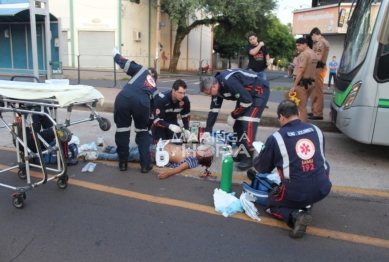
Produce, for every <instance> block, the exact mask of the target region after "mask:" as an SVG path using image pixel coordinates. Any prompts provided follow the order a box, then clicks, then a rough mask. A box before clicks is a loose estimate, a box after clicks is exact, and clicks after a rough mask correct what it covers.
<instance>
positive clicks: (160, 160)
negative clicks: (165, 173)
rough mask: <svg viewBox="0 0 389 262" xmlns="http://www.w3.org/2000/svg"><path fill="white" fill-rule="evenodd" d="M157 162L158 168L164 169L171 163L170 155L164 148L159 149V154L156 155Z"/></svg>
mask: <svg viewBox="0 0 389 262" xmlns="http://www.w3.org/2000/svg"><path fill="white" fill-rule="evenodd" d="M155 162H156V164H157V167H164V166H166V165H167V163H169V153H168V152H167V151H165V150H162V148H161V147H160V148H158V151H157V153H156V154H155Z"/></svg>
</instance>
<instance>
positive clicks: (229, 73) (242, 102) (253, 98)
mask: <svg viewBox="0 0 389 262" xmlns="http://www.w3.org/2000/svg"><path fill="white" fill-rule="evenodd" d="M200 91H201V92H204V93H205V94H207V95H211V96H212V101H211V110H210V112H209V114H208V119H207V126H206V127H205V133H204V134H203V136H202V139H207V138H208V137H209V135H210V133H209V132H211V131H212V128H213V126H214V124H215V122H216V118H217V116H218V114H219V111H220V108H221V106H222V103H223V99H227V100H233V101H236V106H235V110H234V111H232V112H231V114H230V115H229V116H228V119H227V123H228V124H229V125H230V126H233V129H234V132H235V133H236V135H237V139H238V144H237V145H238V146H240V145H241V144H243V145H244V147H245V149H246V150H238V151H237V152H238V153H239V154H238V155H237V156H236V157H234V161H235V162H240V163H239V164H238V165H237V168H238V169H240V170H246V169H248V168H250V167H252V165H253V154H254V147H253V142H254V140H255V136H256V134H257V129H258V123H259V121H260V120H261V115H262V112H263V110H264V109H265V106H266V103H267V101H268V100H269V95H270V88H269V82H267V81H266V80H264V79H263V78H261V77H259V76H258V75H257V74H256V73H253V72H250V71H247V70H243V69H239V68H237V69H228V70H226V71H224V72H221V73H217V74H216V76H215V77H204V78H203V79H202V80H201V82H200ZM235 121H236V122H235ZM244 151H246V152H244ZM247 152H248V153H249V155H247Z"/></svg>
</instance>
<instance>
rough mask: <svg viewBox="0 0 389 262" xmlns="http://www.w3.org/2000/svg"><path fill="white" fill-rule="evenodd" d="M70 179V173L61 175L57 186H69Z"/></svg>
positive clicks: (63, 187) (62, 187)
mask: <svg viewBox="0 0 389 262" xmlns="http://www.w3.org/2000/svg"><path fill="white" fill-rule="evenodd" d="M68 180H69V176H68V175H63V176H61V177H59V178H58V180H57V186H58V187H59V188H61V189H65V188H67V187H68Z"/></svg>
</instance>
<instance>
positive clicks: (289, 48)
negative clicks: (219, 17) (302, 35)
mask: <svg viewBox="0 0 389 262" xmlns="http://www.w3.org/2000/svg"><path fill="white" fill-rule="evenodd" d="M291 26H292V25H291V24H290V23H289V24H288V25H283V24H281V22H280V20H279V19H278V18H277V17H276V16H274V15H272V14H269V15H266V16H264V17H262V18H261V21H260V22H258V23H257V24H256V26H255V27H253V28H251V30H249V31H247V30H244V31H240V32H231V30H234V29H231V28H229V27H228V26H226V25H224V24H220V25H218V26H215V29H214V32H215V34H214V36H215V37H214V50H215V52H218V53H219V54H220V56H221V57H225V58H229V59H231V58H235V57H236V56H237V54H238V52H237V51H238V50H243V52H242V53H243V54H246V45H247V44H248V34H249V33H250V31H253V32H255V33H256V34H257V35H258V40H259V41H263V42H265V44H266V47H267V49H268V52H269V54H270V56H271V57H273V58H277V61H278V59H283V58H288V59H289V60H290V59H291V57H292V54H293V53H295V50H296V45H295V39H294V36H293V35H292V31H291Z"/></svg>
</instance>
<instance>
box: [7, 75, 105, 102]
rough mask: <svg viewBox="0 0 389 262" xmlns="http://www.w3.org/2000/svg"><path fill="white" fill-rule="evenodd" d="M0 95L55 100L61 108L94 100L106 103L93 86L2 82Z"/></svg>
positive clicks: (24, 98) (23, 98)
mask: <svg viewBox="0 0 389 262" xmlns="http://www.w3.org/2000/svg"><path fill="white" fill-rule="evenodd" d="M0 95H1V96H4V97H7V98H13V99H18V100H38V99H48V98H55V99H57V101H58V104H59V106H61V107H64V106H68V105H70V104H72V103H82V102H85V101H90V100H92V99H98V100H99V102H100V103H101V104H103V102H104V96H103V94H102V93H100V92H99V91H98V90H96V89H95V88H94V87H93V86H86V85H58V84H46V83H32V82H20V81H6V80H0Z"/></svg>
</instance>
